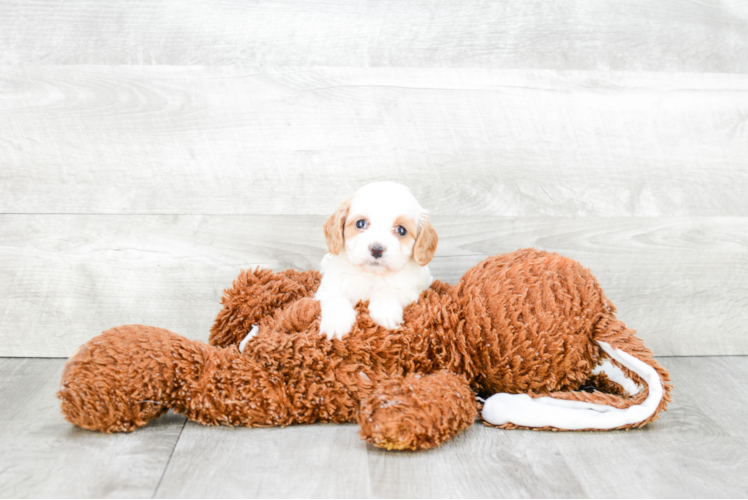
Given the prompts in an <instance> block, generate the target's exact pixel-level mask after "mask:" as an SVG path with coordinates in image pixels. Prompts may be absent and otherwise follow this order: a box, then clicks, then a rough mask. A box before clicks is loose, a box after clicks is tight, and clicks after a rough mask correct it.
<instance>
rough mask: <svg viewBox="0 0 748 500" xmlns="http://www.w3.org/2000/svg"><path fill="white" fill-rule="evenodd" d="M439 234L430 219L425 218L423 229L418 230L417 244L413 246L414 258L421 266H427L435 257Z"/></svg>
mask: <svg viewBox="0 0 748 500" xmlns="http://www.w3.org/2000/svg"><path fill="white" fill-rule="evenodd" d="M437 243H439V235H437V234H436V230H435V229H434V226H432V225H431V222H429V220H428V219H426V218H424V220H423V224H422V225H421V230H420V231H419V232H418V237H417V238H416V244H415V245H414V246H413V258H414V259H415V261H416V263H417V264H418V265H419V266H425V265H426V264H428V263H429V262H431V259H432V258H433V257H434V252H436V245H437Z"/></svg>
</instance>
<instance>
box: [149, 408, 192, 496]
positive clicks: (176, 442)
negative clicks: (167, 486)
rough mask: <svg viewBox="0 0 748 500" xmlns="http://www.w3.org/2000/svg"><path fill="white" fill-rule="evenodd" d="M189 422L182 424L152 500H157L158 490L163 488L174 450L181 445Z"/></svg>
mask: <svg viewBox="0 0 748 500" xmlns="http://www.w3.org/2000/svg"><path fill="white" fill-rule="evenodd" d="M187 422H188V420H187V419H186V418H185V419H184V422H182V428H181V429H179V435H178V436H177V439H176V441H174V447H173V448H172V449H171V453H169V458H168V460H166V465H164V471H163V472H162V473H161V477H160V478H158V483H157V484H156V489H154V490H153V495H151V498H156V495H157V494H158V489H159V488H160V487H161V482H162V481H163V480H164V476H165V475H166V471H167V470H169V464H170V463H171V457H173V456H174V450H176V449H177V445H178V444H179V440H180V439H181V438H182V433H183V432H184V427H185V426H186V425H187Z"/></svg>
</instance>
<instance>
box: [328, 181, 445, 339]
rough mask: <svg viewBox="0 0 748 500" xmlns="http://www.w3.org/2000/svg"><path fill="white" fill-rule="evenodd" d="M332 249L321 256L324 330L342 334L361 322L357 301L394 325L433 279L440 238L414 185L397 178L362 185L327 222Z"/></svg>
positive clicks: (377, 320)
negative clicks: (433, 261) (413, 190)
mask: <svg viewBox="0 0 748 500" xmlns="http://www.w3.org/2000/svg"><path fill="white" fill-rule="evenodd" d="M324 230H325V238H326V239H327V247H328V249H329V250H330V253H328V254H327V255H325V257H324V258H323V259H322V264H321V271H322V282H321V283H320V286H319V289H318V290H317V293H316V295H315V298H316V299H317V300H319V301H320V307H321V314H322V318H321V323H320V332H322V333H325V334H327V337H328V338H333V337H338V338H340V337H342V336H343V335H345V334H346V333H348V332H349V331H350V330H351V327H352V326H353V324H354V323H355V322H356V311H355V309H354V306H355V305H356V303H357V302H359V301H365V300H368V301H369V315H370V316H371V319H372V320H373V321H374V322H375V323H376V324H378V325H380V326H383V327H384V328H387V329H394V328H397V327H398V326H400V324H401V323H402V322H403V308H404V307H405V306H407V305H408V304H410V303H412V302H415V301H416V300H418V297H419V295H420V294H421V292H422V291H423V290H425V289H426V288H428V287H429V286H430V285H431V282H432V281H433V278H432V277H431V273H430V272H429V269H428V267H426V264H428V263H429V262H430V261H431V259H432V257H433V256H434V252H435V251H436V245H437V242H438V240H439V237H438V236H437V234H436V231H435V230H434V228H433V227H432V226H431V223H430V222H429V220H428V215H427V212H426V210H424V209H423V208H422V207H421V205H419V203H418V202H417V201H416V199H415V198H414V197H413V195H412V194H411V193H410V190H409V189H408V188H407V187H405V186H403V185H401V184H397V183H395V182H374V183H371V184H367V185H366V186H363V187H362V188H360V189H359V190H358V191H356V194H355V195H354V196H353V197H352V198H349V199H348V200H346V201H344V202H343V203H342V204H341V205H340V207H338V209H337V210H336V211H335V213H334V214H332V215H331V216H330V217H329V218H328V219H327V221H326V222H325V225H324Z"/></svg>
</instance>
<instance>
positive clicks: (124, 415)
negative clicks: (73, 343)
mask: <svg viewBox="0 0 748 500" xmlns="http://www.w3.org/2000/svg"><path fill="white" fill-rule="evenodd" d="M180 338H181V337H179V336H178V335H177V334H175V333H172V332H169V331H167V330H163V329H161V328H154V327H148V326H141V325H129V326H122V327H117V328H113V329H111V330H108V331H106V332H104V333H103V334H101V335H99V336H97V337H94V338H93V339H91V340H89V341H88V342H86V343H85V344H83V345H82V346H80V347H79V348H78V349H77V350H76V352H75V353H74V354H73V355H72V356H71V357H70V359H68V361H67V363H66V365H65V368H64V370H63V374H62V380H61V382H60V390H59V391H58V393H57V397H58V398H59V399H60V400H61V401H62V403H61V409H62V413H63V415H64V416H65V418H66V419H67V420H68V421H69V422H71V423H73V424H75V425H77V426H79V427H82V428H84V429H88V430H97V431H101V432H105V433H111V432H121V431H132V430H135V429H137V428H138V427H142V426H144V425H145V424H147V423H148V422H149V421H150V420H152V419H154V418H156V417H158V416H160V415H162V414H163V413H165V412H166V411H167V410H168V408H169V407H168V406H167V403H168V398H169V395H170V393H171V392H172V390H173V385H174V380H175V374H174V366H173V363H172V361H171V359H170V358H168V353H170V352H171V351H172V350H173V349H174V348H175V345H174V342H175V341H177V340H178V339H180ZM184 340H186V339H184Z"/></svg>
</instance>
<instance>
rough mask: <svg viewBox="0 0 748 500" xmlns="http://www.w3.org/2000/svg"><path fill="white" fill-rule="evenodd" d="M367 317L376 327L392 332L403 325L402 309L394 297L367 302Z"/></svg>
mask: <svg viewBox="0 0 748 500" xmlns="http://www.w3.org/2000/svg"><path fill="white" fill-rule="evenodd" d="M369 316H370V317H371V320H372V321H373V322H374V323H376V324H377V325H379V326H382V327H384V328H386V329H388V330H394V329H395V328H397V327H398V326H400V325H402V324H403V307H402V306H401V305H400V303H399V302H398V301H397V299H395V298H394V297H386V298H373V299H371V301H370V302H369Z"/></svg>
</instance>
